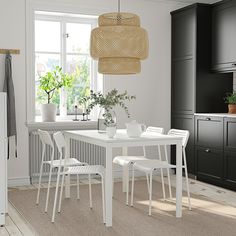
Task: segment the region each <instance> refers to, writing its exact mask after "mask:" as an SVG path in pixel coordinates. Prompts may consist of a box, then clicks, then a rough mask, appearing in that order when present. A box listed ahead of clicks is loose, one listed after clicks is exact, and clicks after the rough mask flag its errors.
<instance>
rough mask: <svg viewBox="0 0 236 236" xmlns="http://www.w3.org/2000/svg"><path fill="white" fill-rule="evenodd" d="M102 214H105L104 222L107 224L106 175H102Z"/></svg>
mask: <svg viewBox="0 0 236 236" xmlns="http://www.w3.org/2000/svg"><path fill="white" fill-rule="evenodd" d="M101 180H102V216H103V223H104V224H106V217H105V212H106V211H105V184H104V177H103V176H102V179H101Z"/></svg>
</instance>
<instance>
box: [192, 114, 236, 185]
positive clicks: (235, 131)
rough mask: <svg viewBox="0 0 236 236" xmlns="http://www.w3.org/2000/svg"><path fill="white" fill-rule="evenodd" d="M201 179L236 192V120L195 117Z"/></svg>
mask: <svg viewBox="0 0 236 236" xmlns="http://www.w3.org/2000/svg"><path fill="white" fill-rule="evenodd" d="M194 119H195V121H194V123H195V140H194V141H195V143H194V148H195V173H196V176H197V179H198V180H201V181H205V182H207V183H211V184H215V185H218V186H221V187H225V188H228V189H232V190H236V117H235V118H234V117H227V116H226V117H222V116H211V115H209V116H207V115H195V117H194Z"/></svg>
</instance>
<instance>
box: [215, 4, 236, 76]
mask: <svg viewBox="0 0 236 236" xmlns="http://www.w3.org/2000/svg"><path fill="white" fill-rule="evenodd" d="M235 26H236V1H235V0H226V1H221V2H219V3H216V4H215V5H214V6H213V9H212V69H213V70H214V71H219V72H227V71H233V70H236V44H235V38H236V27H235Z"/></svg>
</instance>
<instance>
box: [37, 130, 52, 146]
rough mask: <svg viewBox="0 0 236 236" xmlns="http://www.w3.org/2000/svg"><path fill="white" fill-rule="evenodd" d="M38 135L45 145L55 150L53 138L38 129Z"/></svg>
mask: <svg viewBox="0 0 236 236" xmlns="http://www.w3.org/2000/svg"><path fill="white" fill-rule="evenodd" d="M38 134H39V138H40V140H41V142H42V143H43V145H49V146H50V147H51V148H52V149H53V148H54V146H53V142H52V139H51V136H50V134H49V133H48V132H47V131H45V130H41V129H38Z"/></svg>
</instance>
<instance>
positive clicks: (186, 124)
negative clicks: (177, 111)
mask: <svg viewBox="0 0 236 236" xmlns="http://www.w3.org/2000/svg"><path fill="white" fill-rule="evenodd" d="M171 128H173V129H184V130H188V131H189V133H190V136H189V140H188V144H187V147H186V159H187V166H188V172H189V173H191V174H193V175H195V168H194V167H195V160H194V117H193V115H173V116H172V121H171ZM171 162H172V163H176V161H175V148H172V153H171Z"/></svg>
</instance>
